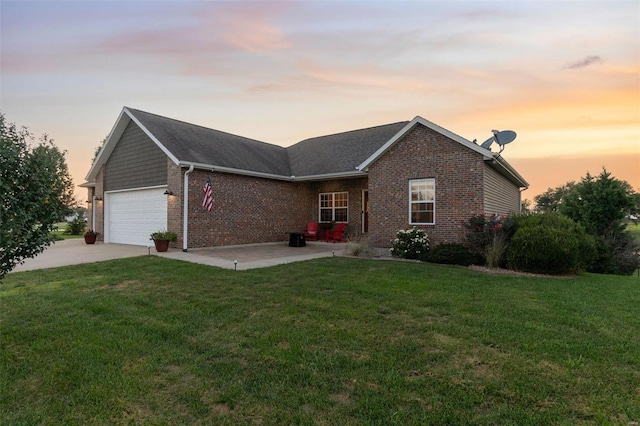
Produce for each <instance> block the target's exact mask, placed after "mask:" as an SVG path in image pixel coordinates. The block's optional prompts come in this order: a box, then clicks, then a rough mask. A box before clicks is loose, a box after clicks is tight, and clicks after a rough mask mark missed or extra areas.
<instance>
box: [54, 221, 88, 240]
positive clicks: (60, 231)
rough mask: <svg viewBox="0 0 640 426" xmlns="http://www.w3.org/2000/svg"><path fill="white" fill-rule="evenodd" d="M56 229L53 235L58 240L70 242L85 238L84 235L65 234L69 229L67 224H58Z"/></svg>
mask: <svg viewBox="0 0 640 426" xmlns="http://www.w3.org/2000/svg"><path fill="white" fill-rule="evenodd" d="M56 227H57V229H56V230H55V231H53V232H52V233H51V234H52V235H53V236H54V237H55V238H56V240H69V239H73V238H83V236H82V234H80V235H69V234H65V233H64V231H65V230H66V229H67V223H66V222H59V223H56Z"/></svg>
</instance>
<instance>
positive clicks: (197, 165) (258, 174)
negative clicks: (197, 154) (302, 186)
mask: <svg viewBox="0 0 640 426" xmlns="http://www.w3.org/2000/svg"><path fill="white" fill-rule="evenodd" d="M178 165H179V166H180V167H190V166H193V167H194V168H196V169H198V170H209V171H212V172H220V173H230V174H236V175H243V176H253V177H259V178H265V179H274V180H282V181H286V182H310V181H320V180H332V179H350V178H356V177H366V176H367V173H366V172H363V171H361V170H354V171H352V172H339V173H325V174H317V175H306V176H283V175H276V174H272V173H264V172H258V171H254V170H242V169H235V168H232V167H222V166H216V165H213V164H204V163H194V162H191V161H180V162H178Z"/></svg>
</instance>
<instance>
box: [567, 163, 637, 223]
mask: <svg viewBox="0 0 640 426" xmlns="http://www.w3.org/2000/svg"><path fill="white" fill-rule="evenodd" d="M634 204H635V203H634V198H633V188H632V187H631V185H629V184H628V183H627V182H626V181H621V180H618V179H616V178H614V177H611V173H609V172H607V170H606V169H602V173H600V175H599V176H598V177H597V178H595V177H593V176H591V175H590V174H589V173H587V175H586V176H585V177H583V178H582V180H581V181H580V183H578V184H576V185H575V186H574V187H573V189H572V190H571V191H569V192H568V193H567V194H566V195H565V197H564V198H563V203H562V205H561V206H560V212H561V213H562V214H564V215H566V216H569V217H570V218H571V219H573V220H575V221H576V222H580V223H582V226H584V227H585V229H586V230H587V232H589V233H590V234H593V235H598V236H604V235H607V234H608V233H610V232H612V231H618V230H623V229H624V228H625V225H624V223H623V220H624V219H625V218H626V217H627V215H628V214H629V211H631V209H632V208H633V207H634Z"/></svg>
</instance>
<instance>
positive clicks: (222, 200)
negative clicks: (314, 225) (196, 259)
mask: <svg viewBox="0 0 640 426" xmlns="http://www.w3.org/2000/svg"><path fill="white" fill-rule="evenodd" d="M184 171H185V170H184V169H183V171H182V172H183V174H184ZM209 175H211V180H212V192H213V210H212V211H211V212H208V211H206V209H205V208H204V207H202V198H203V193H202V188H203V187H204V184H205V182H206V179H207V176H209ZM174 192H175V191H174ZM188 196H189V239H188V246H189V247H210V246H222V245H237V244H252V243H264V242H273V241H285V240H286V239H287V238H288V235H287V234H286V232H287V231H299V230H302V228H303V227H304V226H305V224H306V223H307V222H308V221H309V220H310V216H311V214H312V211H311V202H312V201H311V200H312V198H313V197H312V192H311V189H310V186H309V184H307V183H291V182H286V181H277V180H270V179H262V178H256V177H250V176H242V175H234V174H227V173H216V172H213V173H209V172H205V171H200V170H195V171H194V172H192V173H191V174H190V175H189V194H188ZM179 208H180V209H182V204H181V203H180V206H179ZM172 210H173V209H172ZM173 214H174V213H170V217H172V215H173ZM176 216H178V215H177V214H176ZM171 220H173V219H170V221H171ZM180 220H181V219H180ZM179 235H180V241H178V242H177V245H178V246H179V247H182V227H180V232H179Z"/></svg>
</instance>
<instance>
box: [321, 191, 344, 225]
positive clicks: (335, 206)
mask: <svg viewBox="0 0 640 426" xmlns="http://www.w3.org/2000/svg"><path fill="white" fill-rule="evenodd" d="M331 221H336V222H348V221H349V193H348V192H326V193H321V194H320V222H331Z"/></svg>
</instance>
